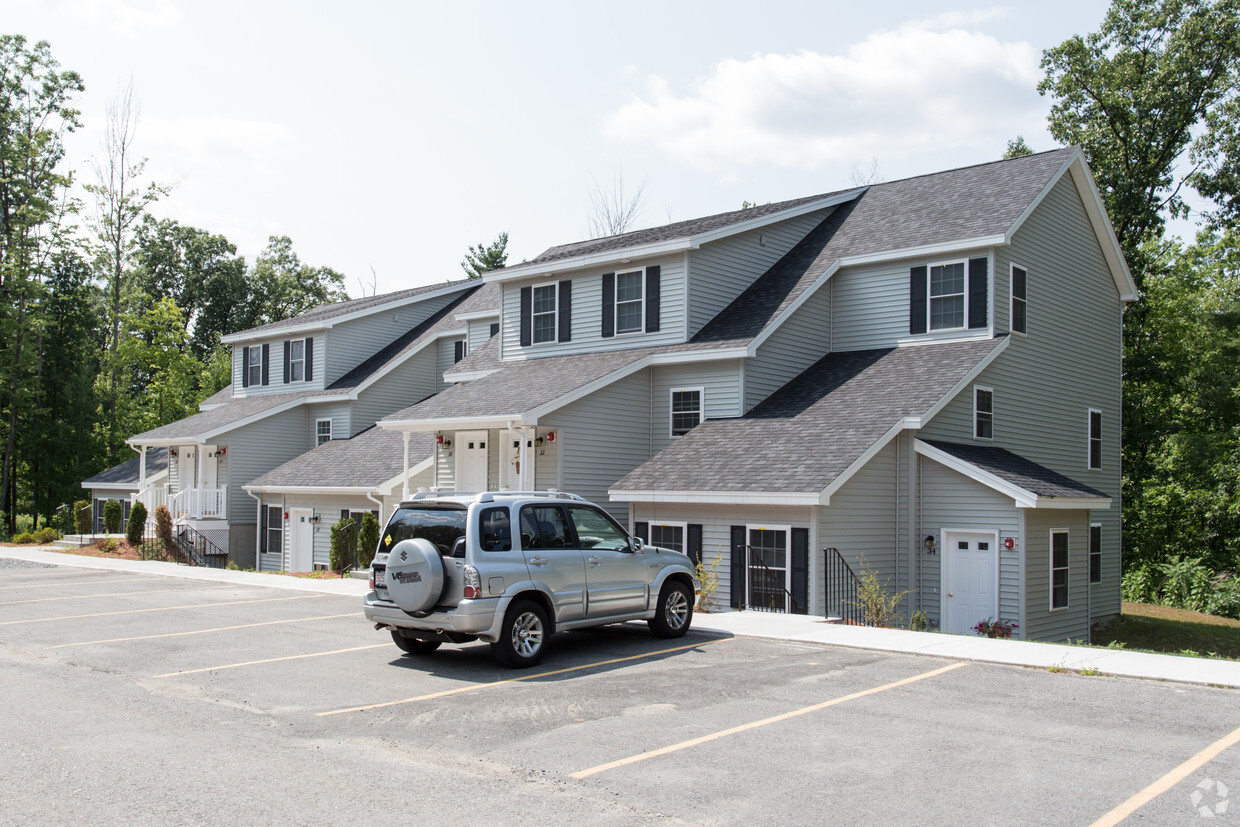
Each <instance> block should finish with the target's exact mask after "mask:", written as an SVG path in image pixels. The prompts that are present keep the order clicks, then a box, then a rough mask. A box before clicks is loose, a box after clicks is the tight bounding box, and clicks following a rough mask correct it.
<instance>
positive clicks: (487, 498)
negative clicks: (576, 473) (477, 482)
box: [478, 488, 586, 503]
mask: <svg viewBox="0 0 1240 827" xmlns="http://www.w3.org/2000/svg"><path fill="white" fill-rule="evenodd" d="M497 496H500V497H547V498H550V499H557V500H576V501H577V502H585V501H586V498H585V497H581V496H578V495H576V494H570V493H568V492H567V491H556V490H555V489H554V488H548V489H547V490H546V491H486V492H484V493H482V494H479V495H478V502H484V503H490V502H495V498H496V497H497Z"/></svg>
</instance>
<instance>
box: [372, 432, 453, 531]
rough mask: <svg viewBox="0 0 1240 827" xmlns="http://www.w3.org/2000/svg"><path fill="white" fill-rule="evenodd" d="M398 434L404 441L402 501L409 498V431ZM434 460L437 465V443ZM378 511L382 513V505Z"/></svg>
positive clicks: (401, 483)
mask: <svg viewBox="0 0 1240 827" xmlns="http://www.w3.org/2000/svg"><path fill="white" fill-rule="evenodd" d="M400 434H401V436H402V437H403V438H404V441H405V464H404V465H402V466H401V469H400V470H401V475H400V498H401V501H402V502H403V501H404V500H407V499H409V432H408V431H401V432H400ZM435 460H436V462H435V465H436V466H438V465H439V461H438V460H439V446H438V445H436V446H435ZM367 496H369V495H367ZM379 513H380V514H382V513H383V507H382V506H380V508H379Z"/></svg>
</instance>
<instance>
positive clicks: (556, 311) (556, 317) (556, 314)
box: [530, 281, 560, 347]
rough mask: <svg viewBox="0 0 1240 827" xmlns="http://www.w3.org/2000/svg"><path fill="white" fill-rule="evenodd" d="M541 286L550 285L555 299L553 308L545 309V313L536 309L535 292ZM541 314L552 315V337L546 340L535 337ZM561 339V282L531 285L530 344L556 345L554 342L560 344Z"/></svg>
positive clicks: (533, 345)
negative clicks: (536, 321)
mask: <svg viewBox="0 0 1240 827" xmlns="http://www.w3.org/2000/svg"><path fill="white" fill-rule="evenodd" d="M540 287H549V288H550V289H551V296H552V298H553V299H554V305H553V306H552V308H551V310H549V311H545V312H543V313H538V312H536V311H535V310H534V294H535V293H537V292H538V289H539V288H540ZM539 316H550V317H551V321H552V325H551V332H552V336H551V338H550V339H545V340H544V341H541V342H540V341H538V340H537V339H536V338H535V337H536V335H537V332H538V325H537V324H535V320H536V319H537V318H538V317H539ZM559 341H560V284H559V282H555V281H553V282H548V283H546V284H535V285H531V289H530V345H531V346H532V347H539V346H540V345H554V344H558V343H559Z"/></svg>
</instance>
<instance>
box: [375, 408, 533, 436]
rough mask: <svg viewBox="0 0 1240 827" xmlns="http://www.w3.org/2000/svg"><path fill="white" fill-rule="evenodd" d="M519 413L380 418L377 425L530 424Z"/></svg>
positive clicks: (427, 429) (466, 427)
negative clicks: (426, 417) (424, 417)
mask: <svg viewBox="0 0 1240 827" xmlns="http://www.w3.org/2000/svg"><path fill="white" fill-rule="evenodd" d="M532 424H534V423H532V422H526V421H525V419H524V417H523V415H522V414H519V413H509V414H493V415H487V416H458V417H450V418H440V419H381V420H379V427H381V428H386V429H388V430H389V431H416V432H417V433H434V432H435V431H477V430H483V429H487V428H507V427H509V426H510V425H532Z"/></svg>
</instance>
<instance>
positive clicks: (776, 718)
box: [572, 663, 968, 779]
mask: <svg viewBox="0 0 1240 827" xmlns="http://www.w3.org/2000/svg"><path fill="white" fill-rule="evenodd" d="M967 665H968V664H967V663H953V664H951V665H950V666H944V667H941V668H939V669H932V670H931V671H929V672H923V673H921V674H920V675H914V676H913V677H911V678H904V679H903V680H899V681H895V682H894V683H888V684H883V685H882V686H876V687H874V688H872V689H864V690H862V691H860V692H854V693H852V694H851V695H844V696H843V697H841V698H832V699H831V700H829V701H823V702H822V703H820V704H814V705H813V706H806V707H802V708H801V709H794V710H792V711H791V712H784V713H783V714H781V715H773V716H771V717H770V718H763V719H762V720H760V721H752V722H750V723H748V724H741V725H740V726H734V727H732V728H731V729H725V730H722V731H720V732H714V733H711V734H710V735H703V736H701V737H700V738H693V739H691V740H689V741H681V742H680V743H679V744H672V745H671V746H668V747H663V748H661V749H656V750H653V751H651V752H643V753H640V754H638V755H631V756H629V757H628V758H621V759H620V760H619V761H611V762H609V763H606V764H599V765H598V766H597V767H591V768H590V769H588V770H582V771H581V772H575V773H573V774H572V777H573V778H576V779H582V778H588V777H589V776H591V775H596V774H597V773H600V772H606V771H607V770H612V769H615V768H616V767H624V766H627V765H629V764H636V763H637V762H638V761H645V760H646V759H647V758H655V757H657V756H660V755H667V754H668V753H672V752H679V751H680V750H682V749H688V748H689V747H696V746H697V745H698V744H705V743H707V742H708V741H716V740H718V739H720V738H726V737H727V736H729V735H736V734H737V733H739V732H747V731H748V730H751V729H757V728H758V727H764V726H767V725H768V724H775V723H778V722H780V721H786V720H788V719H789V718H796V717H798V716H801V715H808V714H809V713H811V712H817V711H818V710H820V709H826V708H827V707H829V706H835V705H836V704H842V703H845V702H846V701H853V700H856V699H857V698H864V697H866V696H867V695H875V694H877V693H879V692H886V691H887V690H888V689H895V688H896V687H900V686H907V685H908V684H910V683H915V682H917V681H924V680H925V679H926V678H933V677H935V676H936V675H942V674H943V673H944V672H950V671H952V670H953V669H959V668H960V667H962V666H967Z"/></svg>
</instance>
